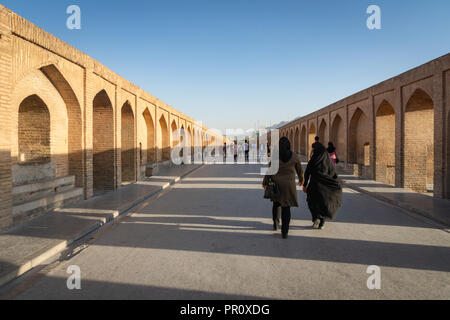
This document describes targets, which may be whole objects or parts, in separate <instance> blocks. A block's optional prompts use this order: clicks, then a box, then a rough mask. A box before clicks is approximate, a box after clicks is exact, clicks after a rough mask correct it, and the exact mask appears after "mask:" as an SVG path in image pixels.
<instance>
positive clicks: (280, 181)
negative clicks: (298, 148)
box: [263, 137, 303, 239]
mask: <svg viewBox="0 0 450 320" xmlns="http://www.w3.org/2000/svg"><path fill="white" fill-rule="evenodd" d="M278 149H279V156H280V161H279V168H278V172H277V174H276V175H274V176H265V177H264V180H263V186H264V188H265V187H266V186H267V184H268V182H269V178H270V177H273V179H274V180H275V182H276V184H277V186H278V189H279V196H278V197H276V198H275V199H272V202H273V208H272V217H273V228H274V230H277V229H278V226H279V224H280V207H281V220H282V225H281V233H282V235H283V238H284V239H286V238H287V235H288V232H289V224H290V221H291V207H298V197H297V188H296V185H295V174H296V173H297V176H298V179H299V184H300V186H302V185H303V170H302V165H301V162H300V159H299V158H298V156H297V155H296V154H294V153H293V152H292V151H291V144H290V142H289V139H288V138H286V137H283V138H281V139H280V143H279V148H278Z"/></svg>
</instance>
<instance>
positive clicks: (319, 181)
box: [303, 146, 342, 229]
mask: <svg viewBox="0 0 450 320" xmlns="http://www.w3.org/2000/svg"><path fill="white" fill-rule="evenodd" d="M303 191H304V192H306V193H307V202H308V207H309V210H310V211H311V214H312V220H313V223H314V224H313V228H314V229H323V227H324V225H325V218H328V219H334V218H335V217H336V214H337V211H338V209H339V207H340V206H341V201H342V187H341V184H340V182H339V180H338V177H337V174H336V171H335V168H334V165H333V163H332V162H331V159H330V156H329V155H328V152H327V149H325V147H324V146H320V147H318V148H316V150H314V153H313V155H312V158H311V160H309V163H308V166H307V168H306V171H305V184H304V186H303Z"/></svg>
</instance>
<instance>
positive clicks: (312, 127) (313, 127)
mask: <svg viewBox="0 0 450 320" xmlns="http://www.w3.org/2000/svg"><path fill="white" fill-rule="evenodd" d="M316 136H317V130H316V125H315V124H314V122H311V124H310V125H309V130H308V149H307V150H309V156H311V154H312V144H313V143H314V141H315V140H314V139H315V137H316Z"/></svg>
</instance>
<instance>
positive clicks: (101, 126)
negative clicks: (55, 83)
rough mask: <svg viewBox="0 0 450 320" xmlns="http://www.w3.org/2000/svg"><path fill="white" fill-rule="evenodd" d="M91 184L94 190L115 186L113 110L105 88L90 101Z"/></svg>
mask: <svg viewBox="0 0 450 320" xmlns="http://www.w3.org/2000/svg"><path fill="white" fill-rule="evenodd" d="M92 106H93V107H92V138H93V141H92V147H93V152H92V153H93V166H92V169H93V170H92V173H93V184H94V189H95V190H112V189H114V187H115V183H114V177H115V170H114V167H115V161H114V159H115V148H114V110H113V105H112V103H111V100H110V98H109V96H108V94H107V93H106V91H105V90H101V91H100V92H99V93H97V94H96V96H95V97H94V99H93V101H92Z"/></svg>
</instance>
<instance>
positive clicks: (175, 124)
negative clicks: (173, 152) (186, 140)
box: [170, 120, 178, 148]
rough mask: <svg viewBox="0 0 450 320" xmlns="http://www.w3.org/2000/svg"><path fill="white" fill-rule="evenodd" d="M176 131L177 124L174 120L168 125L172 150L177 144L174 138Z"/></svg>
mask: <svg viewBox="0 0 450 320" xmlns="http://www.w3.org/2000/svg"><path fill="white" fill-rule="evenodd" d="M177 130H178V126H177V122H176V121H175V120H173V121H172V124H171V125H170V134H171V136H172V148H174V147H175V146H176V145H177V144H178V139H175V138H174V133H175V132H176V131H177Z"/></svg>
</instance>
